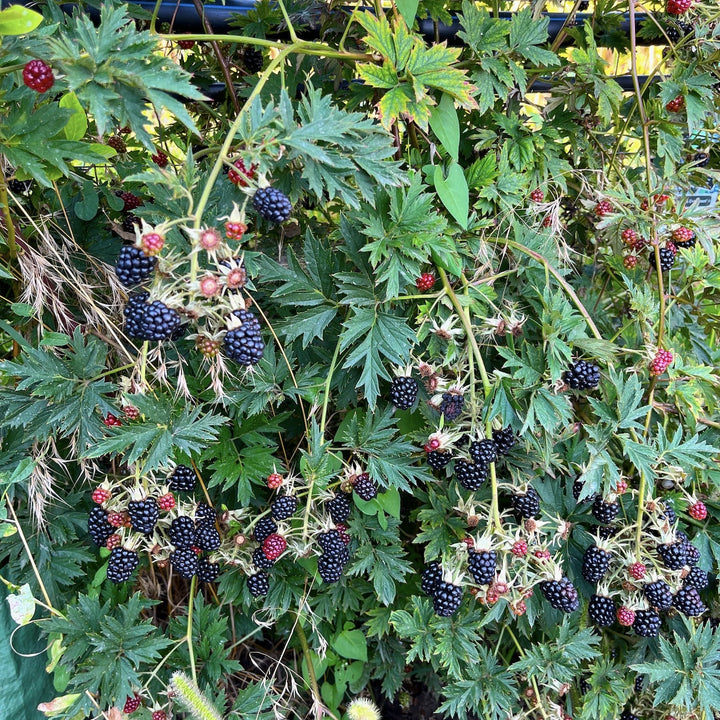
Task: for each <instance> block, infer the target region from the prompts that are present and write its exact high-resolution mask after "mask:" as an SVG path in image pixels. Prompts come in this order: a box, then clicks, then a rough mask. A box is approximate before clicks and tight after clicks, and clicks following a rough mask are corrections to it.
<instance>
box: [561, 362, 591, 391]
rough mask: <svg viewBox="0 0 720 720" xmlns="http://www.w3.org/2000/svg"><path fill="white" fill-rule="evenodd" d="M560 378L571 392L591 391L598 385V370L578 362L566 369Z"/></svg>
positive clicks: (588, 364) (585, 363) (586, 363)
mask: <svg viewBox="0 0 720 720" xmlns="http://www.w3.org/2000/svg"><path fill="white" fill-rule="evenodd" d="M562 377H563V380H564V381H565V383H567V385H569V386H570V387H571V388H572V389H573V390H592V389H593V388H596V387H597V386H598V385H599V384H600V368H599V367H598V366H597V365H593V364H592V363H588V362H586V361H585V360H578V361H577V362H574V363H572V364H571V365H570V367H568V369H567V370H566V371H565V372H564V373H563V376H562Z"/></svg>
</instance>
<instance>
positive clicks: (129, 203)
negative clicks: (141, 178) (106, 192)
mask: <svg viewBox="0 0 720 720" xmlns="http://www.w3.org/2000/svg"><path fill="white" fill-rule="evenodd" d="M120 198H121V199H122V201H123V203H124V205H123V210H124V211H125V212H130V210H134V209H135V208H139V207H140V206H141V205H142V204H143V201H142V200H141V199H140V198H139V197H138V196H137V195H134V194H133V193H131V192H121V193H120Z"/></svg>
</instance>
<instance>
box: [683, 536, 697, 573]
mask: <svg viewBox="0 0 720 720" xmlns="http://www.w3.org/2000/svg"><path fill="white" fill-rule="evenodd" d="M683 546H684V548H685V564H686V565H690V566H691V567H693V566H694V565H697V564H698V563H699V562H700V551H699V550H698V549H697V548H696V547H695V546H694V545H693V544H692V543H691V542H688V541H687V540H686V541H685V542H683Z"/></svg>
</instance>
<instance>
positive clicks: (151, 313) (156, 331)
mask: <svg viewBox="0 0 720 720" xmlns="http://www.w3.org/2000/svg"><path fill="white" fill-rule="evenodd" d="M180 324H181V323H180V315H179V313H178V311H177V310H173V309H172V308H169V307H168V306H167V305H166V304H165V303H164V302H161V301H160V300H153V301H152V302H151V303H149V304H148V305H146V306H145V308H144V309H143V314H142V317H141V319H140V332H139V333H138V335H136V336H135V337H137V338H138V340H156V341H161V340H172V339H174V338H176V337H177V336H176V332H177V331H178V329H179V328H180Z"/></svg>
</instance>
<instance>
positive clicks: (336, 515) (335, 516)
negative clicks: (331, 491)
mask: <svg viewBox="0 0 720 720" xmlns="http://www.w3.org/2000/svg"><path fill="white" fill-rule="evenodd" d="M326 507H327V509H328V512H329V513H330V517H331V518H332V521H333V522H334V523H335V524H337V523H344V522H345V521H346V520H347V519H348V518H349V517H350V495H349V494H348V493H343V492H341V493H338V494H337V495H335V497H334V498H333V499H332V500H328V502H327V504H326Z"/></svg>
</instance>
